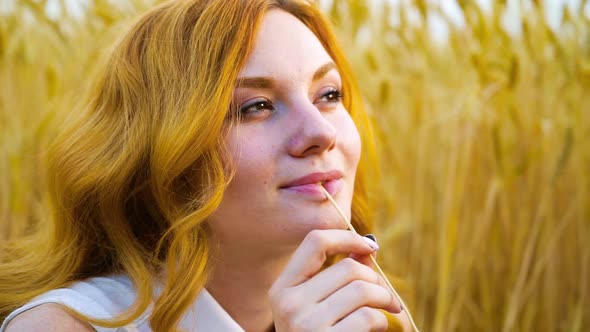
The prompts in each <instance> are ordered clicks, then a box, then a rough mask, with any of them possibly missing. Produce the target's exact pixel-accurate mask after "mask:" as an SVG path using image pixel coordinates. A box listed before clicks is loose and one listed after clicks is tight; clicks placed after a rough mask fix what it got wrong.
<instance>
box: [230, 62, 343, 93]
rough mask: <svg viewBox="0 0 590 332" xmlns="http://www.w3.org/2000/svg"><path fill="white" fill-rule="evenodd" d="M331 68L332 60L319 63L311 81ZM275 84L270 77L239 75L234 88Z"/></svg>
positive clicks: (332, 67)
mask: <svg viewBox="0 0 590 332" xmlns="http://www.w3.org/2000/svg"><path fill="white" fill-rule="evenodd" d="M333 69H336V64H335V63H334V62H332V61H330V62H328V63H325V64H323V65H321V66H320V67H319V68H318V69H317V70H316V71H315V73H314V74H313V78H312V81H317V80H319V79H321V78H322V77H324V76H326V74H327V73H328V72H330V71H331V70H333ZM275 85H276V84H275V80H273V79H272V78H270V77H240V78H238V79H237V82H236V88H251V89H272V88H274V87H275Z"/></svg>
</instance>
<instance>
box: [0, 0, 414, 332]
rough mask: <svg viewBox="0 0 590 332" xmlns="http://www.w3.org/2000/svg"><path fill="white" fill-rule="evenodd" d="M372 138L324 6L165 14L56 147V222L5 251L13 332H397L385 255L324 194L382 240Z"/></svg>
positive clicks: (197, 2) (218, 5) (150, 22)
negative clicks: (375, 266)
mask: <svg viewBox="0 0 590 332" xmlns="http://www.w3.org/2000/svg"><path fill="white" fill-rule="evenodd" d="M367 130H368V128H367V121H366V118H365V114H364V111H363V109H362V106H361V100H360V97H359V94H358V90H357V88H356V86H355V83H354V81H353V79H352V75H351V71H350V68H349V67H348V65H347V64H346V62H345V60H344V57H343V55H342V53H341V51H340V49H339V48H338V46H337V44H336V42H335V39H334V36H333V34H332V32H331V30H330V28H329V25H328V24H327V22H326V19H325V18H324V17H323V16H322V15H321V13H320V12H319V11H318V9H317V8H316V7H315V6H314V5H313V4H312V3H310V2H309V1H303V0H300V1H297V0H282V1H281V0H275V1H273V0H235V1H227V0H191V1H187V0H179V1H172V2H168V3H165V4H163V5H161V6H159V7H157V8H155V9H154V10H152V11H150V12H148V13H147V14H145V15H143V16H142V18H141V19H140V20H139V21H138V23H136V24H135V25H134V27H133V28H132V29H131V31H129V33H128V34H127V35H126V36H125V37H124V38H123V39H122V40H121V41H120V42H119V43H118V44H117V46H116V47H115V49H114V51H113V53H112V55H111V56H110V58H109V59H108V61H107V63H106V65H105V67H104V70H103V71H102V72H101V75H100V77H99V79H98V81H97V84H96V85H95V87H94V89H93V90H92V91H91V93H90V96H89V98H88V102H87V107H86V108H85V109H84V111H83V112H81V113H80V114H76V120H70V122H69V123H68V125H67V128H66V129H65V130H64V131H63V134H62V135H61V136H60V137H59V138H58V139H56V141H55V144H54V146H53V147H52V150H51V152H50V155H51V160H50V163H49V170H50V175H51V176H50V179H49V181H50V195H51V202H52V208H53V210H52V214H51V222H50V223H48V224H49V225H50V227H51V228H50V229H46V230H42V231H39V232H37V233H35V234H34V235H33V236H31V237H30V238H27V239H24V240H22V241H20V242H19V243H12V244H6V245H4V248H3V251H2V253H1V255H2V256H1V257H0V262H1V265H0V294H1V295H0V317H2V318H4V317H7V318H6V320H5V321H4V324H3V325H2V328H0V330H1V331H10V332H12V331H38V330H53V329H55V330H59V331H93V330H98V331H115V330H117V329H116V328H117V327H119V328H121V329H120V330H117V331H121V330H124V331H172V330H174V329H177V328H179V329H183V330H189V331H243V330H246V331H272V330H276V331H375V330H379V331H383V330H387V329H388V317H387V316H388V314H387V313H388V312H389V313H391V314H395V315H396V316H397V317H398V318H399V319H400V320H401V321H403V322H405V319H404V312H403V311H402V308H401V306H400V304H399V303H398V302H397V301H396V300H395V299H394V297H393V296H392V294H391V293H390V292H389V291H388V289H387V287H386V285H385V283H384V281H383V280H382V279H381V278H380V277H379V276H378V274H377V273H375V272H374V271H373V270H372V268H371V266H370V263H368V262H369V261H370V260H369V259H368V258H369V256H368V255H371V254H375V251H376V248H377V246H376V243H375V242H373V241H371V240H370V239H368V238H367V237H361V236H359V235H356V234H354V233H353V232H350V231H347V230H346V224H345V223H344V222H343V221H342V220H341V219H340V217H339V216H338V214H337V211H336V210H335V209H334V207H333V206H332V205H331V204H330V203H329V201H328V200H327V198H326V197H325V196H324V194H322V192H321V191H320V186H323V187H325V188H326V189H327V190H328V192H329V193H330V194H331V195H332V196H333V197H334V199H335V200H336V202H337V203H338V205H339V206H340V207H341V208H342V209H343V210H344V211H347V212H348V213H349V216H350V217H351V219H352V221H353V224H354V225H355V227H356V228H357V230H358V231H359V232H362V233H363V234H366V233H367V232H369V231H370V228H371V227H370V226H371V224H370V223H369V211H367V201H366V192H365V184H364V181H365V179H364V176H365V174H363V171H364V166H363V163H360V166H359V162H360V159H361V158H360V157H361V137H366V135H367V132H368V131H367ZM367 148H369V149H370V148H371V147H370V145H367V144H366V145H365V149H367ZM368 156H369V157H370V154H368ZM365 158H367V157H363V159H365ZM365 161H366V162H370V160H366V159H365ZM342 257H345V258H343V259H340V258H342ZM389 322H390V323H391V324H390V325H391V326H389V329H390V330H402V327H401V326H400V325H396V324H399V320H396V319H391V318H390V319H389ZM406 326H407V324H406Z"/></svg>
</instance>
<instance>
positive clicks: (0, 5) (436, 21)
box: [0, 0, 590, 40]
mask: <svg viewBox="0 0 590 332" xmlns="http://www.w3.org/2000/svg"><path fill="white" fill-rule="evenodd" d="M18 1H19V0H0V14H2V12H7V11H8V12H9V11H10V10H11V8H14V5H15V4H16V3H17V2H18ZM61 1H62V0H47V6H46V11H47V16H48V17H49V18H53V19H58V18H59V17H60V15H61V14H62V12H61V10H62V9H61V6H60V2H61ZM63 1H64V3H65V4H66V10H67V12H68V14H69V15H71V16H73V17H76V18H79V19H82V18H83V16H84V9H85V8H86V7H88V4H89V3H90V2H91V1H92V0H63ZM110 1H111V2H112V3H113V5H121V4H122V3H123V1H121V0H118V1H115V0H110ZM333 1H342V0H320V3H322V4H323V5H324V6H326V5H329V4H330V3H332V2H333ZM366 1H371V2H373V3H375V4H379V3H382V2H383V1H388V2H390V3H392V4H394V5H399V4H400V3H407V4H409V3H412V0H366ZM474 1H475V2H477V3H478V4H479V5H480V6H481V7H482V8H484V9H487V10H489V9H490V8H491V6H492V3H493V1H495V0H474ZM531 1H532V0H507V4H508V6H507V12H506V14H505V15H504V17H503V20H502V22H503V26H504V27H505V28H506V30H507V31H509V32H510V33H513V34H518V33H519V32H520V24H519V17H520V15H521V11H522V10H524V11H526V8H530V6H531V5H530V4H531ZM542 1H543V3H544V5H545V8H546V9H547V10H546V12H547V17H546V19H547V21H548V22H549V26H550V27H552V28H553V29H556V28H557V27H558V26H559V24H560V20H561V16H562V13H563V10H564V8H568V9H569V10H571V11H572V12H578V11H582V10H583V11H584V13H585V15H586V16H587V17H589V18H590V1H588V2H587V4H586V6H585V8H582V3H583V2H582V0H542ZM428 2H431V3H437V4H439V5H440V6H441V8H442V10H444V12H445V13H446V14H447V15H448V16H449V17H450V18H451V19H452V21H453V24H455V25H458V26H462V25H464V24H465V22H464V19H463V15H462V13H461V10H460V9H459V6H458V5H457V2H456V0H428ZM521 3H522V6H521V5H520V4H521ZM409 18H410V20H411V21H413V22H415V23H416V24H418V22H419V21H420V19H419V15H418V13H417V12H414V13H410V17H409ZM25 19H26V17H25ZM395 21H396V18H395V17H392V22H393V23H394V24H395ZM428 23H429V28H430V31H431V33H432V35H433V37H434V38H435V39H436V40H445V39H446V35H447V33H448V27H447V25H446V22H445V21H444V20H443V19H442V17H439V16H436V15H432V16H430V17H429V22H428Z"/></svg>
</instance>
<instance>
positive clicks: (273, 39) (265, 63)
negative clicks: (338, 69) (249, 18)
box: [239, 9, 332, 79]
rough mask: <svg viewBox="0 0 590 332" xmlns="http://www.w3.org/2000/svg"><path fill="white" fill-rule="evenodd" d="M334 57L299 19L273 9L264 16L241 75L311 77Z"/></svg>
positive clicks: (291, 77) (278, 77)
mask: <svg viewBox="0 0 590 332" xmlns="http://www.w3.org/2000/svg"><path fill="white" fill-rule="evenodd" d="M331 61H332V59H331V58H330V55H329V54H328V53H327V52H326V50H325V49H324V47H323V45H322V44H321V42H320V41H319V40H318V38H317V37H316V36H315V35H314V34H313V32H312V31H311V30H309V28H307V27H306V26H305V25H304V24H303V23H302V22H301V21H299V19H297V18H296V17H295V16H293V15H291V14H289V13H287V12H285V11H283V10H279V9H273V10H270V11H269V12H268V13H267V14H266V15H265V16H264V18H263V20H262V22H261V25H260V28H259V30H258V33H257V35H256V38H255V42H254V48H253V49H252V51H251V53H250V55H249V57H248V59H247V60H246V64H245V65H244V67H243V69H242V71H241V73H240V75H239V76H240V77H259V76H265V77H275V78H277V79H281V78H288V79H297V78H298V77H300V78H309V77H311V76H313V74H314V72H315V71H316V70H317V69H318V68H319V67H321V66H322V65H324V64H326V63H328V62H331Z"/></svg>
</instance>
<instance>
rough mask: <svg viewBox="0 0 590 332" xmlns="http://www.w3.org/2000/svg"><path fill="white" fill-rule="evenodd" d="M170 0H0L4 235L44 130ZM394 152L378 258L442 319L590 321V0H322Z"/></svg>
mask: <svg viewBox="0 0 590 332" xmlns="http://www.w3.org/2000/svg"><path fill="white" fill-rule="evenodd" d="M157 2H159V1H155V0H143V1H142V0H117V1H114V0H111V1H109V0H53V1H52V0H0V241H4V240H7V239H15V238H18V237H21V236H22V235H24V234H26V233H27V232H30V231H31V229H33V228H34V227H35V225H36V224H38V223H39V222H43V220H45V219H46V215H47V213H48V209H47V207H46V202H45V198H44V165H43V158H44V156H43V153H44V147H45V146H46V144H47V143H48V142H51V140H52V137H54V135H55V133H56V130H57V128H58V127H59V125H60V124H61V123H62V122H63V121H64V120H65V119H66V118H67V116H68V113H69V112H72V111H75V107H74V105H75V103H76V101H78V100H79V99H80V98H81V96H82V95H83V94H84V89H85V87H86V86H87V85H88V83H89V78H90V77H92V74H93V70H94V68H95V66H94V65H95V64H96V63H97V61H98V60H99V59H101V58H102V57H104V56H105V55H106V54H108V50H109V47H110V45H111V43H112V41H113V40H114V39H115V38H116V37H117V36H119V35H120V34H121V33H122V32H123V31H125V28H126V27H127V26H128V25H129V23H130V21H131V20H132V19H133V18H134V17H136V15H137V14H138V13H140V12H142V11H144V10H146V9H147V8H149V7H151V6H153V5H154V4H155V3H157ZM320 4H321V6H322V8H323V9H324V11H325V12H326V13H327V14H328V15H329V16H330V18H331V19H332V21H333V23H334V25H335V27H336V32H337V34H338V36H339V39H340V41H341V42H342V44H343V46H344V48H345V50H346V53H347V54H348V56H349V59H350V61H351V62H352V64H353V67H354V69H355V71H356V74H357V78H358V80H359V81H360V86H361V88H362V91H363V94H364V97H365V102H366V105H367V107H368V109H369V111H370V115H371V117H372V120H373V121H374V124H375V137H376V139H377V143H378V148H379V155H380V165H379V168H380V174H379V176H376V177H375V178H374V180H373V181H375V183H374V184H375V185H376V186H375V188H376V189H375V190H374V191H373V192H372V202H373V204H374V208H375V213H376V216H377V219H376V220H377V228H378V229H377V235H378V237H379V241H380V243H381V244H382V248H383V249H382V250H381V251H380V254H379V255H380V257H379V260H380V262H381V264H382V265H383V267H384V268H385V269H386V270H388V271H389V273H390V274H391V275H392V276H395V278H394V280H395V281H396V282H395V284H396V287H397V288H398V290H399V291H400V293H401V294H402V297H404V299H405V301H406V302H407V304H408V305H409V307H410V309H411V312H412V313H413V315H414V319H415V320H416V322H417V325H418V326H419V327H420V328H421V330H422V331H423V332H426V331H436V332H442V331H503V332H506V331H590V309H589V308H590V245H589V243H590V1H589V0H573V1H558V0H555V1H551V0H545V1H534V0H514V1H510V0H506V1H494V0H487V1H484V0H481V1H467V0H458V1H455V0H439V1H426V0H423V1H417V0H416V1H403V0H397V1H393V0H391V1H378V0H375V1H358V0H332V1H327V0H326V1H320Z"/></svg>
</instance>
